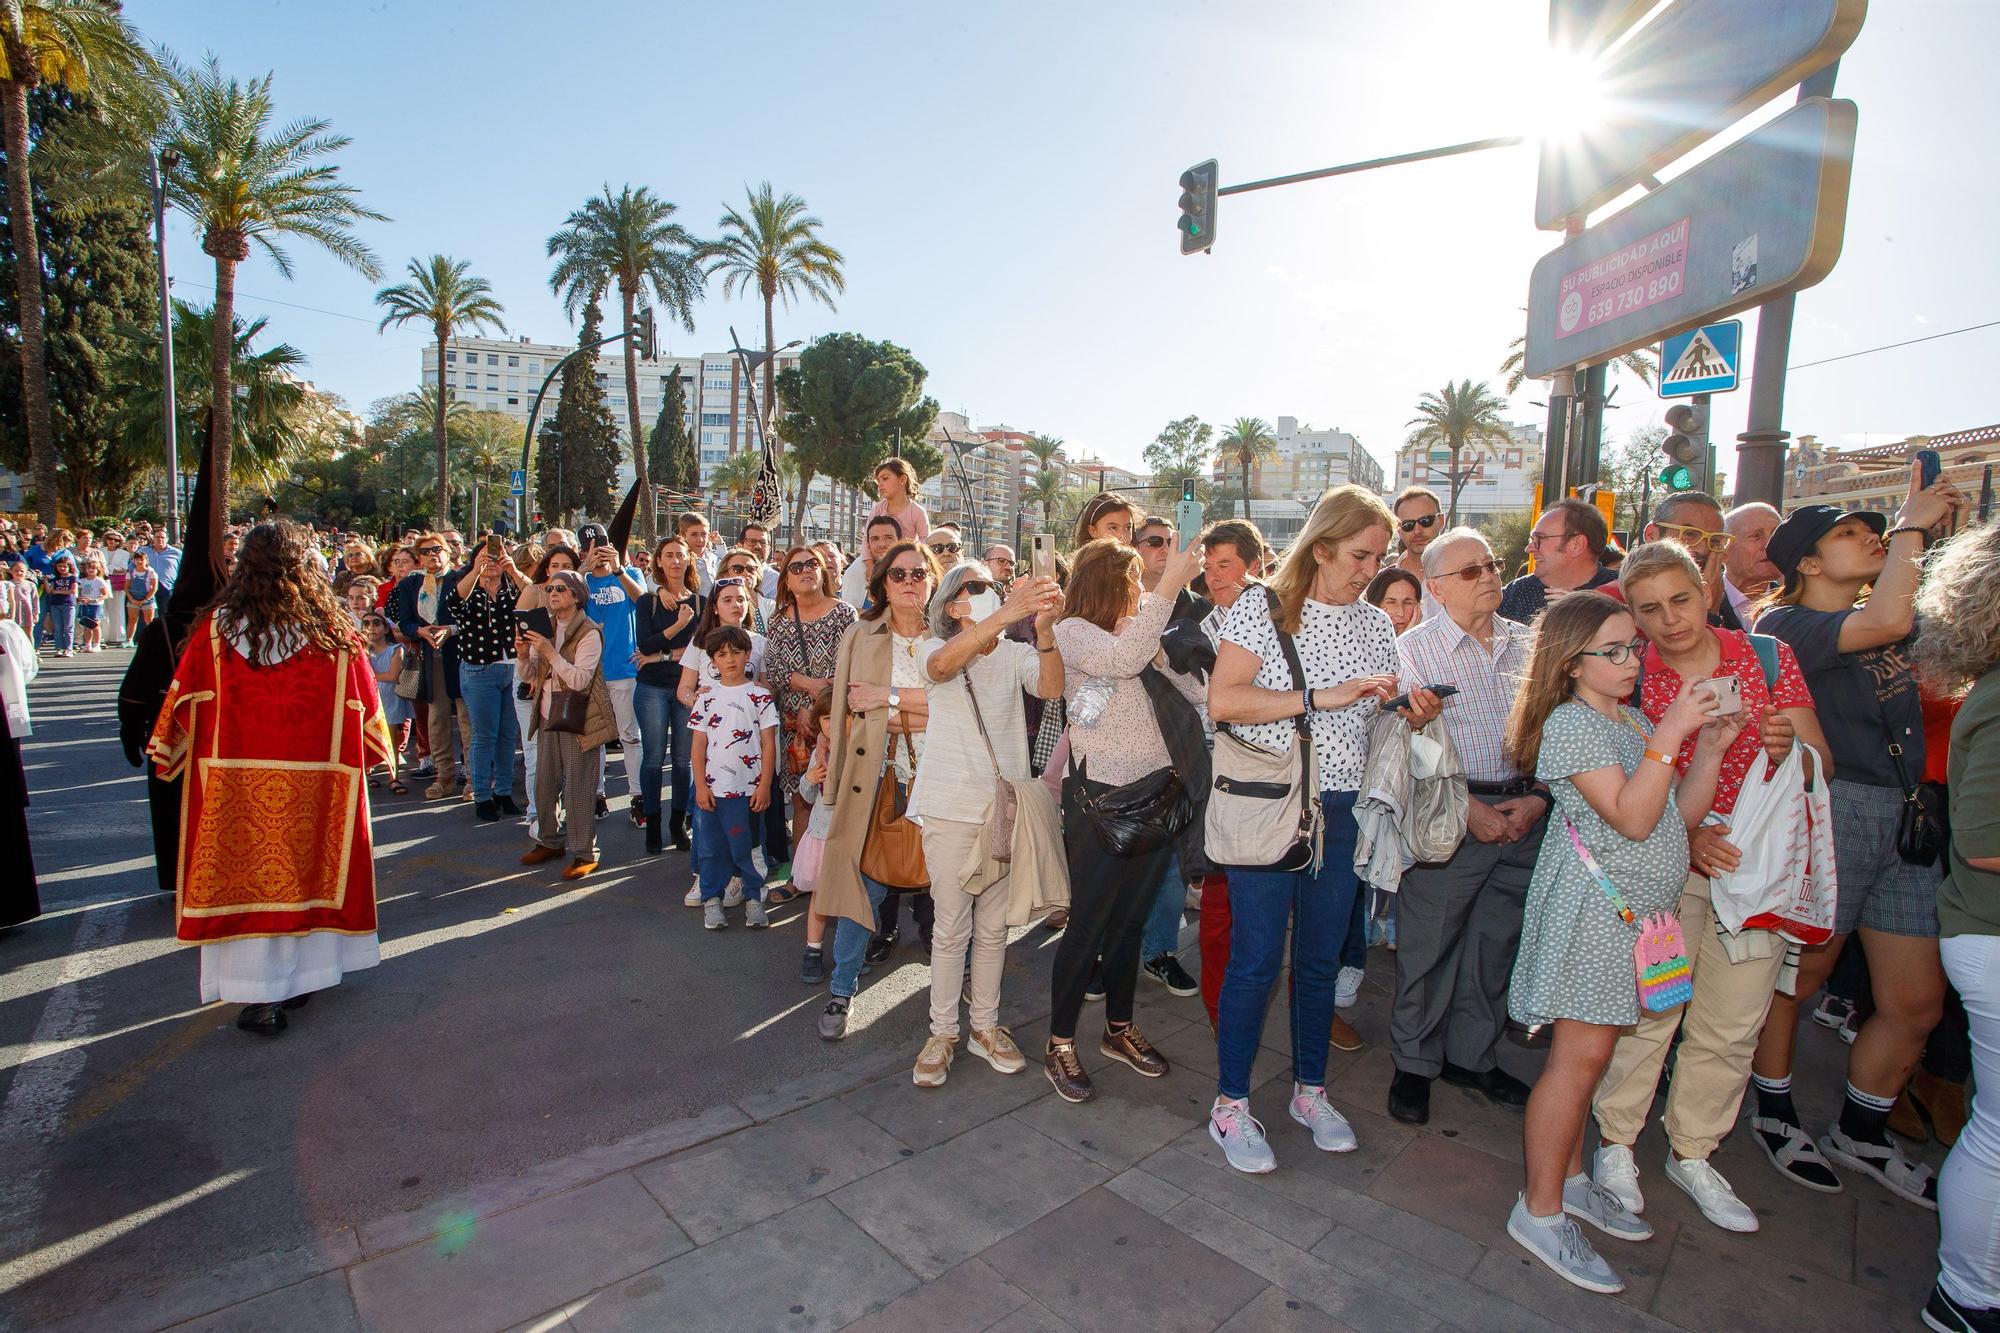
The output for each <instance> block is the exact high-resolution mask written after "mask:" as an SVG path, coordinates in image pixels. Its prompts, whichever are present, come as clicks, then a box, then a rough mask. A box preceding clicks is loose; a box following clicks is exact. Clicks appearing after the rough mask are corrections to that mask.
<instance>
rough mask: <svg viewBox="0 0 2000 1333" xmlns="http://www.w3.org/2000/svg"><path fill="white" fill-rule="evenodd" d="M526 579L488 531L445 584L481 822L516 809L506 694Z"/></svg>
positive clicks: (512, 721)
mask: <svg viewBox="0 0 2000 1333" xmlns="http://www.w3.org/2000/svg"><path fill="white" fill-rule="evenodd" d="M496 548H498V553H497V554H496ZM527 583H528V576H527V575H526V574H525V573H523V572H522V571H521V570H520V568H519V567H518V566H516V565H515V564H514V560H513V557H511V556H509V555H508V554H507V548H506V543H504V542H503V541H501V540H500V538H499V537H498V536H497V535H494V536H490V537H488V538H487V540H486V541H485V542H484V543H483V544H481V545H480V546H478V547H477V548H475V551H474V554H473V557H472V563H471V564H469V565H467V566H466V567H465V570H464V572H463V573H461V574H460V575H459V576H458V578H457V579H456V580H454V581H453V583H452V585H451V586H450V587H449V588H448V589H447V590H446V592H445V607H446V609H447V610H448V611H449V612H450V614H451V619H452V622H453V623H454V624H455V625H457V626H458V633H457V635H456V636H455V637H456V639H457V644H456V647H457V649H458V689H459V697H460V698H461V699H463V700H464V702H465V711H466V718H467V721H468V722H469V723H470V726H469V727H468V729H467V731H466V742H465V750H466V755H465V766H466V770H467V780H468V782H469V783H470V785H471V788H472V809H473V813H474V815H475V816H477V818H478V819H479V820H480V822H482V823H487V824H491V823H495V822H497V821H498V820H499V819H500V817H501V816H502V815H512V816H515V817H519V815H520V813H521V807H520V806H518V805H516V804H514V751H515V749H516V747H517V746H518V745H519V743H520V732H519V724H518V721H517V719H516V717H515V714H514V701H513V699H512V698H511V697H510V694H511V691H512V689H513V685H514V606H515V603H516V602H518V601H519V600H520V596H521V589H522V588H524V587H526V586H527Z"/></svg>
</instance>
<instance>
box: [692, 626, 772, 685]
mask: <svg viewBox="0 0 2000 1333" xmlns="http://www.w3.org/2000/svg"><path fill="white" fill-rule="evenodd" d="M681 668H682V669H683V670H685V671H692V672H694V673H695V678H696V684H695V690H696V692H697V693H699V692H700V691H702V690H716V689H721V688H722V677H721V676H720V675H718V674H717V673H716V670H715V663H713V662H711V661H709V660H708V654H707V653H706V652H705V651H703V650H702V649H700V648H697V647H695V646H694V645H693V644H689V645H688V646H687V647H686V648H685V649H683V650H682V652H681ZM763 672H764V636H763V635H761V634H752V635H751V636H750V661H749V664H748V665H747V666H745V667H744V668H743V674H744V675H746V676H748V677H750V679H752V680H755V679H757V677H758V676H760V675H762V674H763Z"/></svg>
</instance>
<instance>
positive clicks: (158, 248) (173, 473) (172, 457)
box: [146, 153, 181, 545]
mask: <svg viewBox="0 0 2000 1333" xmlns="http://www.w3.org/2000/svg"><path fill="white" fill-rule="evenodd" d="M146 170H147V173H148V175H149V176H150V177H151V181H152V186H153V249H154V252H155V254H156V255H157V257H158V260H159V268H160V375H161V393H160V402H161V409H162V416H163V417H164V418H165V420H164V422H163V423H162V424H163V425H164V426H165V428H166V439H167V542H168V543H169V544H170V545H171V544H172V543H174V542H177V541H179V540H180V536H181V459H180V439H179V435H178V432H177V431H176V429H175V421H174V416H175V413H176V411H177V410H178V409H177V408H176V406H175V403H174V301H173V297H172V296H171V295H170V294H169V290H168V286H167V192H166V186H165V183H164V182H162V181H161V179H160V158H159V155H158V154H157V153H149V154H147V156H146Z"/></svg>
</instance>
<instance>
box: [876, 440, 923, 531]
mask: <svg viewBox="0 0 2000 1333" xmlns="http://www.w3.org/2000/svg"><path fill="white" fill-rule="evenodd" d="M875 489H876V490H877V491H878V492H880V494H881V496H882V498H881V499H879V500H877V501H876V502H875V504H874V506H873V507H872V508H871V509H869V511H868V517H870V518H879V517H880V516H881V515H883V514H887V515H888V516H889V517H890V518H893V519H895V520H896V527H897V529H898V531H900V532H901V533H902V535H903V537H904V539H905V540H907V541H913V542H917V543H919V544H921V543H923V542H925V541H928V540H929V539H930V535H931V516H930V515H929V514H927V513H925V512H924V507H923V506H922V505H920V504H918V503H917V491H918V489H919V488H918V486H917V474H916V472H915V471H914V470H913V469H912V468H911V467H910V465H909V464H908V463H906V462H904V461H903V460H902V459H900V458H885V459H883V460H882V461H881V463H879V464H877V465H876V468H875Z"/></svg>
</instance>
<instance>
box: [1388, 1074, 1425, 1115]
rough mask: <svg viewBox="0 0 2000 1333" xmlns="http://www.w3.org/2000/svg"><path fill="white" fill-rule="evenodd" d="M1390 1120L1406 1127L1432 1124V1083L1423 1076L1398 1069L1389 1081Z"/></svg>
mask: <svg viewBox="0 0 2000 1333" xmlns="http://www.w3.org/2000/svg"><path fill="white" fill-rule="evenodd" d="M1389 1118H1390V1119H1392V1120H1400V1121H1402V1122H1403V1123H1404V1124H1406V1125H1428V1124H1429V1123H1430V1122H1431V1081H1430V1080H1429V1079H1427V1078H1425V1077H1424V1076H1423V1075H1422V1074H1412V1073H1409V1072H1408V1071H1406V1070H1402V1069H1398V1070H1397V1071H1396V1077H1394V1078H1392V1079H1390V1080H1389Z"/></svg>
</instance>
